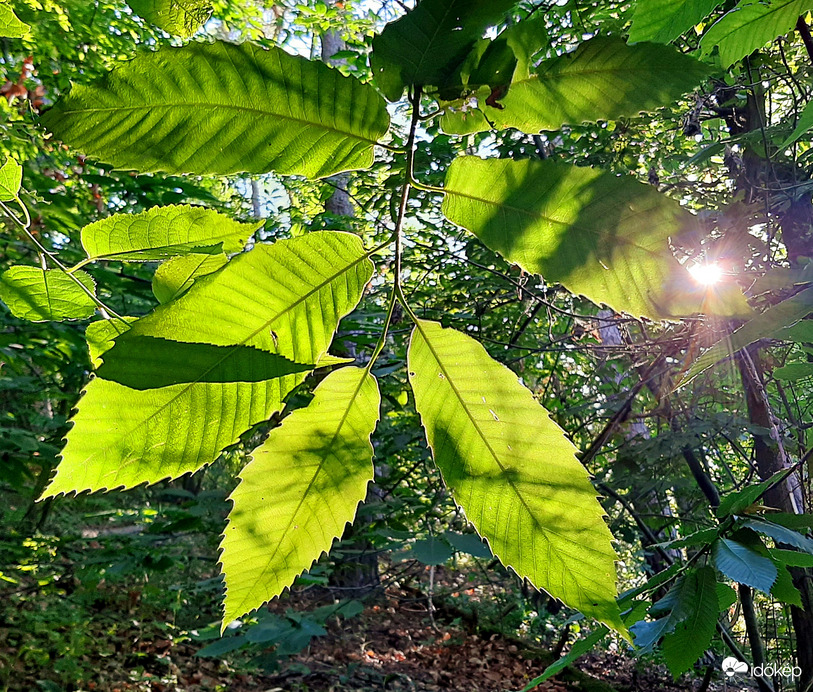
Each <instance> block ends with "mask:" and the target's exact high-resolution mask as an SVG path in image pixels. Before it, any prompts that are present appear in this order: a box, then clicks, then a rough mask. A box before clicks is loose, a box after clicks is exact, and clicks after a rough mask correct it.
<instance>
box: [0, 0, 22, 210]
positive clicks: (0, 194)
mask: <svg viewBox="0 0 813 692" xmlns="http://www.w3.org/2000/svg"><path fill="white" fill-rule="evenodd" d="M0 7H2V6H0ZM22 183H23V167H22V166H21V165H20V164H19V163H17V162H16V161H15V160H14V159H6V160H5V162H4V163H3V165H2V166H0V202H11V201H12V200H15V199H17V195H19V194H20V185H22Z"/></svg>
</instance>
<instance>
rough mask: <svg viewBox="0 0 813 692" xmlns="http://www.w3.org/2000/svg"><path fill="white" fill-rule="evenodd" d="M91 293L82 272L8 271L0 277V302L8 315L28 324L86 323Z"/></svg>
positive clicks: (90, 282)
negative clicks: (53, 321)
mask: <svg viewBox="0 0 813 692" xmlns="http://www.w3.org/2000/svg"><path fill="white" fill-rule="evenodd" d="M95 289H96V284H95V283H94V282H93V279H92V278H91V277H90V276H89V275H88V274H86V273H85V272H83V271H76V272H74V273H73V274H72V275H68V274H66V273H65V272H63V271H62V270H61V269H39V268H38V267H11V269H7V270H6V271H5V272H3V274H2V276H0V300H2V301H3V302H4V303H5V304H6V305H7V306H8V309H9V310H10V311H11V314H12V315H14V316H15V317H19V318H20V319H23V320H30V321H32V322H44V321H47V320H56V321H61V320H83V319H87V318H88V317H90V316H91V315H92V314H93V313H94V311H95V310H96V302H95V301H94V300H93V298H91V295H93V292H94V291H95Z"/></svg>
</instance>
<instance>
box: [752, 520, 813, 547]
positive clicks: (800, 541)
mask: <svg viewBox="0 0 813 692" xmlns="http://www.w3.org/2000/svg"><path fill="white" fill-rule="evenodd" d="M743 526H745V527H747V528H749V529H751V530H753V531H756V532H757V533H761V534H762V535H764V536H770V537H771V538H773V539H774V541H776V542H777V543H778V544H785V545H791V546H793V547H794V548H798V549H799V550H804V551H805V552H806V553H810V554H811V555H813V540H811V539H810V538H808V537H807V536H803V535H802V534H801V533H799V532H798V531H794V530H792V529H789V528H787V527H785V526H780V525H779V524H774V523H773V522H770V521H764V520H761V519H748V520H746V521H744V522H743Z"/></svg>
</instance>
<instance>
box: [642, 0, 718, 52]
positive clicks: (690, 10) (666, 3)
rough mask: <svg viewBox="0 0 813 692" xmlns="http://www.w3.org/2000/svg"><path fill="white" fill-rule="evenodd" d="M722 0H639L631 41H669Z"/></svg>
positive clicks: (709, 11) (707, 13) (703, 16)
mask: <svg viewBox="0 0 813 692" xmlns="http://www.w3.org/2000/svg"><path fill="white" fill-rule="evenodd" d="M721 3H722V0H638V2H637V3H636V5H635V14H633V16H632V27H631V28H630V41H636V42H638V41H654V42H655V43H669V42H670V41H672V40H674V39H676V38H677V37H678V36H680V35H681V34H682V33H683V32H685V31H688V30H689V29H691V28H692V27H693V26H695V25H696V24H698V23H699V22H701V21H702V20H703V19H705V17H707V16H708V15H709V13H711V11H712V10H713V9H714V8H715V7H717V6H718V5H719V4H721Z"/></svg>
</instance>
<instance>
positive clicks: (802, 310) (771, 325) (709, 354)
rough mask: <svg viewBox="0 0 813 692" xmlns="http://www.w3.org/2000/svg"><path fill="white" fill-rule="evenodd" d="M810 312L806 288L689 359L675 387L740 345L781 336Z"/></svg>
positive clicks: (810, 291)
mask: <svg viewBox="0 0 813 692" xmlns="http://www.w3.org/2000/svg"><path fill="white" fill-rule="evenodd" d="M811 312H813V288H807V289H805V290H804V291H801V292H800V293H797V294H796V295H795V296H793V297H792V298H788V299H787V300H783V301H782V302H781V303H777V304H776V305H774V306H772V307H770V308H768V309H767V310H765V312H762V313H760V314H759V315H757V316H756V317H754V318H753V319H751V320H749V321H748V322H746V323H745V324H744V325H742V327H740V328H739V329H737V330H735V331H734V332H733V333H732V334H729V335H726V336H725V337H723V338H722V339H720V341H718V342H717V343H716V344H714V345H713V346H711V347H710V348H709V349H708V350H706V351H705V352H704V353H703V355H701V356H700V357H699V358H698V359H697V360H696V361H695V362H694V363H692V366H691V367H690V368H689V370H688V371H687V372H686V374H685V375H683V377H682V378H681V379H680V380H679V381H678V383H677V384H676V385H675V389H677V388H679V387H683V386H684V385H686V384H688V383H689V382H691V381H692V380H693V379H694V378H695V377H697V376H698V375H699V374H701V373H702V372H705V371H706V370H708V369H709V368H710V367H712V366H713V365H714V364H715V363H717V362H718V361H720V360H722V359H723V358H725V357H726V356H733V355H734V354H735V353H736V352H737V351H739V350H740V349H743V348H745V347H746V346H748V345H749V344H752V343H754V342H755V341H757V340H759V339H765V338H770V337H777V338H781V335H782V333H783V330H784V329H785V328H786V327H792V326H793V325H794V324H796V323H797V322H798V321H799V320H801V319H804V318H805V317H806V316H807V315H808V314H810V313H811Z"/></svg>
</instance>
